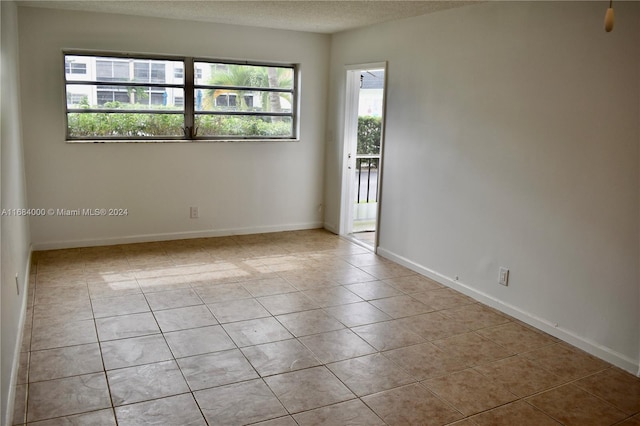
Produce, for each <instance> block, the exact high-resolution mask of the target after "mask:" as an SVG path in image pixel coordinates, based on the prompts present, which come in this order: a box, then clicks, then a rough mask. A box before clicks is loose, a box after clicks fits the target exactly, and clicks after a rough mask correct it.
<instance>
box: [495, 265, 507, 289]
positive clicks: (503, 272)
mask: <svg viewBox="0 0 640 426" xmlns="http://www.w3.org/2000/svg"><path fill="white" fill-rule="evenodd" d="M498 284H500V285H504V286H507V285H509V270H508V269H507V268H503V267H502V266H501V267H500V270H499V272H498Z"/></svg>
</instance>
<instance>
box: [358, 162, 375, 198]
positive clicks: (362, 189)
mask: <svg viewBox="0 0 640 426" xmlns="http://www.w3.org/2000/svg"><path fill="white" fill-rule="evenodd" d="M379 166H380V156H379V155H356V187H357V188H356V194H357V196H356V203H358V204H360V203H377V202H378V170H379Z"/></svg>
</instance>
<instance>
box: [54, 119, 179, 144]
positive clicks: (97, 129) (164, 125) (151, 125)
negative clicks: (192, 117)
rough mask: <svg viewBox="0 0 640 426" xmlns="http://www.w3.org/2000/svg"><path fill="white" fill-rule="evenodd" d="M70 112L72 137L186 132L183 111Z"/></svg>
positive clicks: (171, 134) (70, 134)
mask: <svg viewBox="0 0 640 426" xmlns="http://www.w3.org/2000/svg"><path fill="white" fill-rule="evenodd" d="M67 116H68V117H67V121H68V125H69V136H70V137H72V138H85V139H91V138H92V137H118V136H119V137H138V138H144V137H157V136H182V135H183V132H182V128H183V127H184V115H182V114H135V113H69V114H67Z"/></svg>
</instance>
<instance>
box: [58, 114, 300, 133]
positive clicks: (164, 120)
mask: <svg viewBox="0 0 640 426" xmlns="http://www.w3.org/2000/svg"><path fill="white" fill-rule="evenodd" d="M68 123H69V136H70V137H73V138H91V137H114V138H117V137H153V136H158V137H162V136H181V135H182V134H183V132H182V128H183V127H184V118H183V116H182V114H131V113H125V112H123V113H70V114H69V117H68ZM196 127H197V128H198V136H262V137H269V136H273V137H280V136H290V135H291V122H290V121H270V118H269V117H248V116H216V115H201V116H198V117H196Z"/></svg>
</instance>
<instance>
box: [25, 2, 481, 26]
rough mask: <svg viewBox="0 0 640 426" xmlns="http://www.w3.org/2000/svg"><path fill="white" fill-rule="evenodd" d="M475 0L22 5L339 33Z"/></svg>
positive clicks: (39, 3) (59, 3)
mask: <svg viewBox="0 0 640 426" xmlns="http://www.w3.org/2000/svg"><path fill="white" fill-rule="evenodd" d="M476 1H477V0H471V1H401V0H398V1H378V0H369V1H316V0H297V1H292V0H289V1H271V0H260V1H245V0H235V1H220V0H196V1H193V0H177V1H164V0H144V1H140V0H131V1H128V0H102V1H99V0H74V1H66V0H65V1H58V0H38V1H32V0H20V1H19V4H20V5H22V6H33V7H45V8H52V9H67V10H82V11H89V12H104V13H119V14H126V15H140V16H153V17H158V18H172V19H185V20H192V21H205V22H216V23H227V24H235V25H249V26H255V27H265V28H277V29H285V30H296V31H310V32H317V33H336V32H339V31H344V30H349V29H352V28H358V27H363V26H366V25H371V24H376V23H380V22H385V21H391V20H394V19H401V18H408V17H411V16H418V15H424V14H427V13H432V12H437V11H440V10H444V9H450V8H454V7H460V6H465V5H468V4H472V3H475V2H476Z"/></svg>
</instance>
